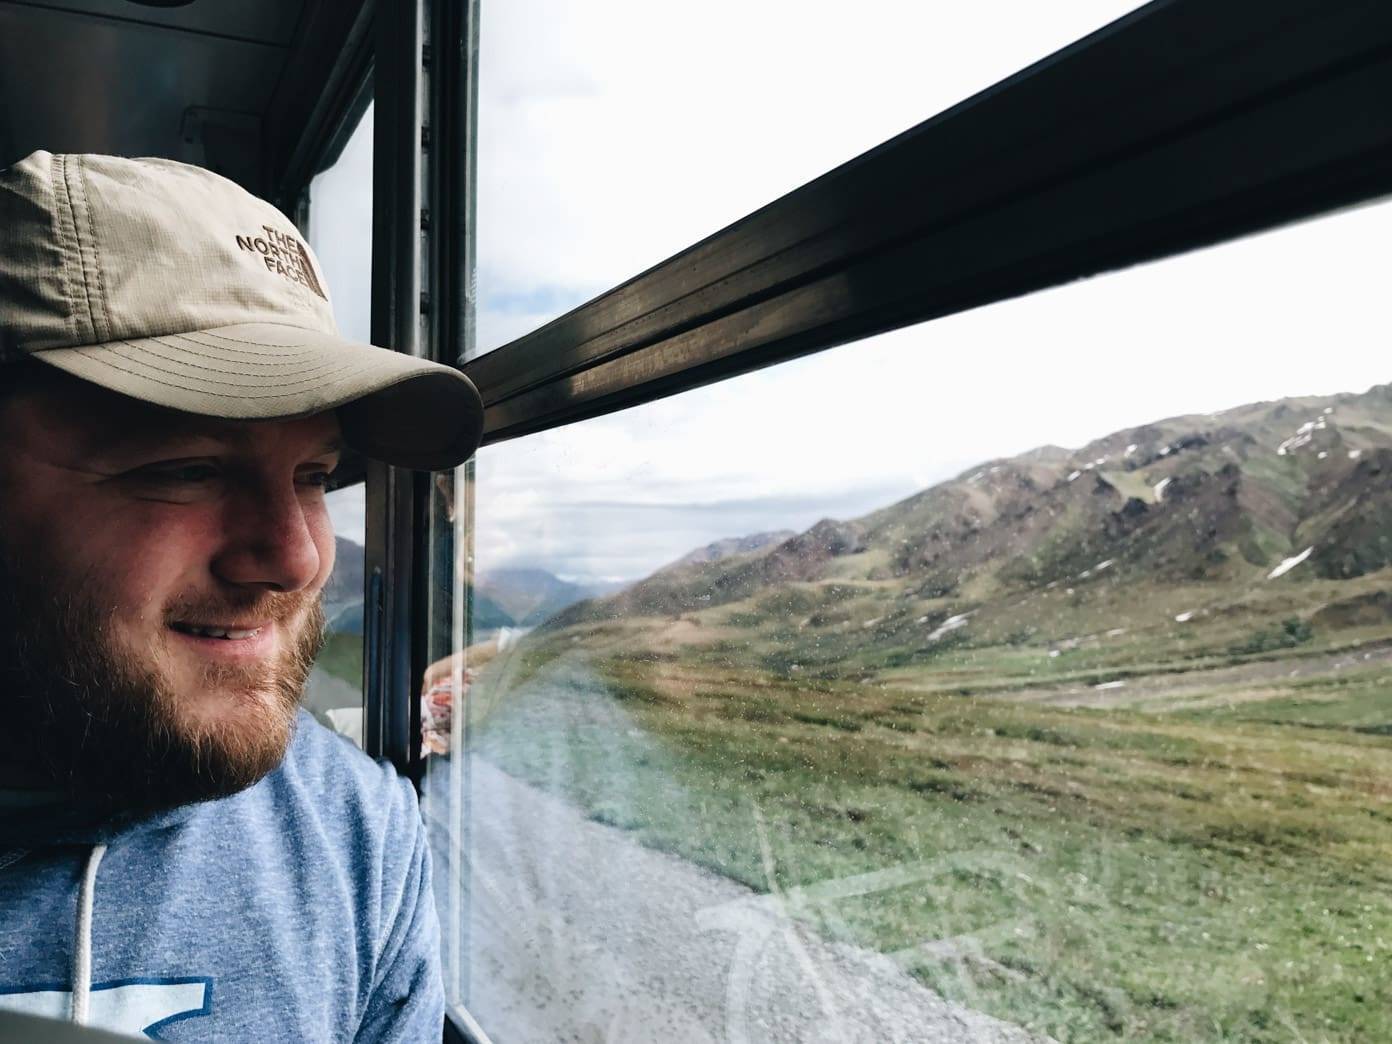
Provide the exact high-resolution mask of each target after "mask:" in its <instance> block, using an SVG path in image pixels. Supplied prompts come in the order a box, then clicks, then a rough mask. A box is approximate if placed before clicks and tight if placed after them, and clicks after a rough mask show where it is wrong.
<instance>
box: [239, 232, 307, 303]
mask: <svg viewBox="0 0 1392 1044" xmlns="http://www.w3.org/2000/svg"><path fill="white" fill-rule="evenodd" d="M261 231H262V232H263V233H264V235H259V236H238V237H237V246H239V247H241V248H242V249H243V250H245V251H247V252H248V253H252V254H256V255H257V256H259V257H260V258H261V260H262V261H263V262H265V265H266V271H268V272H274V273H275V274H276V275H279V276H284V277H285V278H286V279H292V280H294V281H295V282H297V283H299V284H300V285H301V286H303V287H307V288H308V289H310V290H313V291H314V292H315V293H316V294H318V295H319V296H320V297H322V298H323V299H324V300H325V301H327V300H328V299H329V298H328V295H327V294H325V293H324V288H323V287H322V286H320V285H319V277H318V276H317V275H315V273H314V263H313V262H312V261H310V259H309V251H308V250H306V249H305V245H304V244H303V243H301V242H300V241H299V239H297V238H296V237H295V236H292V235H290V234H289V233H288V232H281V231H279V230H277V229H274V228H272V227H271V226H270V225H262V226H261Z"/></svg>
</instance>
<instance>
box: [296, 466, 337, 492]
mask: <svg viewBox="0 0 1392 1044" xmlns="http://www.w3.org/2000/svg"><path fill="white" fill-rule="evenodd" d="M332 480H333V471H331V470H330V471H324V470H320V471H303V472H301V473H300V475H299V480H298V481H299V483H300V485H302V486H310V487H312V488H314V489H328V488H329V483H330V482H331V481H332Z"/></svg>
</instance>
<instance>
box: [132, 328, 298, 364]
mask: <svg viewBox="0 0 1392 1044" xmlns="http://www.w3.org/2000/svg"><path fill="white" fill-rule="evenodd" d="M171 337H177V338H179V339H180V340H179V341H176V342H173V343H171V342H170V341H169V340H168V339H167V338H171ZM149 342H153V343H155V344H162V345H164V346H165V347H167V348H177V349H180V350H182V351H186V352H189V353H190V354H191V355H194V356H196V357H197V358H200V359H210V358H215V356H211V355H204V354H203V353H201V352H199V351H197V350H196V349H195V348H194V347H193V346H195V345H196V346H197V347H198V348H208V349H212V350H214V351H228V352H236V353H237V354H238V355H246V356H250V357H251V358H253V359H256V358H261V359H265V358H266V356H264V355H262V356H258V355H257V354H256V353H255V352H244V351H240V350H239V349H236V348H226V349H220V348H218V346H217V345H212V344H204V343H203V342H202V341H195V340H194V339H193V338H192V337H189V336H188V335H187V334H166V335H164V336H163V337H141V338H139V339H138V340H137V341H129V340H123V341H120V342H115V341H113V342H110V343H112V344H115V343H120V344H133V345H141V344H146V343H149ZM315 354H316V353H314V352H300V353H299V354H298V355H294V356H289V357H288V358H287V359H286V361H284V362H279V363H276V362H267V363H266V365H267V366H293V365H294V364H295V363H296V362H298V361H299V360H301V359H309V358H313V357H314V355H315Z"/></svg>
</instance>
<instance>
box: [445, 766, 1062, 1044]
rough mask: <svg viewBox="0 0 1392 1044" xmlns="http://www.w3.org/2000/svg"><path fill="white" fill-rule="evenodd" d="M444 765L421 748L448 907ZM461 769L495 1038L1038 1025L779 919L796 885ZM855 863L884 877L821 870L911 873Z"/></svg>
mask: <svg viewBox="0 0 1392 1044" xmlns="http://www.w3.org/2000/svg"><path fill="white" fill-rule="evenodd" d="M449 770H450V764H449V762H448V761H433V762H432V772H431V774H430V776H429V780H428V785H427V800H426V808H427V818H428V820H429V821H430V826H431V829H432V832H433V833H434V834H435V837H436V841H437V843H436V847H435V851H436V852H437V857H436V875H437V894H438V896H439V901H440V909H441V913H442V917H444V918H448V917H450V915H451V911H452V910H456V911H457V910H458V909H459V904H458V901H454V902H453V903H452V900H451V897H450V894H449V893H450V890H451V879H452V878H453V879H454V880H455V882H456V884H457V880H458V878H457V877H455V875H456V874H457V873H458V872H459V871H460V870H462V869H463V868H462V867H451V866H450V865H449V863H448V860H447V859H441V858H440V855H439V853H441V851H442V847H446V846H444V844H443V841H442V839H443V838H444V837H446V836H447V832H446V825H445V823H444V822H442V820H441V818H440V817H443V816H445V815H447V813H448V805H447V803H446V801H445V797H446V794H447V791H448V788H449V784H450V779H449ZM469 774H470V780H469V782H470V788H469V789H470V793H471V795H472V809H473V811H474V825H473V837H472V844H471V846H470V847H471V850H472V852H473V858H472V860H471V861H470V865H469V867H468V871H469V875H470V878H471V881H472V884H471V888H470V899H469V903H468V906H469V907H471V909H469V910H468V915H467V924H468V933H469V936H470V937H469V938H468V939H467V941H466V943H465V946H464V952H466V953H468V954H469V958H470V959H469V962H468V963H469V968H468V981H467V985H465V986H464V987H463V992H464V993H465V994H466V996H467V997H468V1007H469V1010H470V1013H471V1014H472V1015H473V1016H474V1017H475V1018H476V1019H477V1020H478V1022H479V1024H480V1025H481V1026H482V1027H483V1028H484V1029H485V1030H486V1031H487V1032H488V1033H489V1034H490V1036H492V1038H493V1040H494V1041H496V1042H497V1044H544V1042H548V1041H575V1042H585V1044H590V1042H598V1041H608V1042H623V1044H626V1042H653V1041H661V1042H673V1044H677V1042H688V1041H691V1042H706V1041H720V1042H723V1044H764V1042H785V1041H807V1042H828V1044H829V1042H838V1044H839V1042H848V1044H849V1042H862V1041H863V1042H872V1041H873V1042H875V1044H884V1042H935V1041H982V1042H987V1041H989V1042H1002V1044H1004V1042H1011V1044H1015V1042H1021V1044H1023V1042H1027V1041H1040V1040H1045V1039H1047V1038H1042V1037H1039V1036H1036V1035H1033V1034H1030V1033H1028V1032H1026V1031H1024V1030H1022V1029H1020V1028H1018V1027H1015V1026H1012V1025H1009V1024H1007V1023H1004V1022H1001V1021H999V1020H996V1019H993V1018H991V1017H989V1016H986V1015H983V1014H980V1013H978V1012H974V1011H971V1010H969V1009H967V1008H963V1007H961V1006H958V1005H955V1004H950V1003H948V1002H946V1001H944V1000H943V999H942V998H941V997H939V996H938V995H937V994H936V993H934V992H932V991H931V990H929V989H927V988H925V987H924V986H922V985H921V984H919V983H918V982H917V981H916V980H915V979H913V978H911V977H910V976H909V975H907V974H905V972H904V971H902V970H901V968H900V967H899V965H898V963H896V961H895V960H894V959H893V958H891V957H888V956H884V955H881V954H877V953H873V952H870V951H867V950H863V949H860V948H857V947H852V946H847V945H842V944H838V943H834V942H829V941H826V940H824V939H822V938H821V937H819V936H818V935H817V934H815V933H814V932H812V931H810V930H809V929H807V928H805V927H803V926H801V925H799V924H798V923H797V922H795V921H794V920H792V919H790V918H789V917H788V916H787V914H786V912H785V910H786V909H787V907H788V905H789V904H791V903H795V902H796V901H797V899H798V897H797V896H781V897H780V896H770V895H762V894H759V893H756V892H753V891H751V890H750V889H748V888H746V887H745V886H743V885H741V884H738V883H735V882H733V881H730V880H729V879H727V878H724V877H721V876H719V875H717V874H713V873H710V872H708V871H706V870H704V869H702V868H700V867H698V866H695V865H693V864H691V863H688V862H687V861H685V860H683V859H680V858H678V857H675V856H672V855H669V854H667V853H664V852H658V851H654V850H651V849H648V848H645V847H643V846H642V845H641V844H638V843H637V842H636V841H634V840H633V839H632V838H631V837H630V836H629V835H628V834H627V833H625V832H624V831H623V830H620V829H617V828H615V827H611V826H608V825H605V824H601V823H596V822H593V821H591V820H589V819H587V818H585V816H584V815H582V814H581V813H580V812H579V810H577V809H576V808H575V807H574V806H572V805H570V804H569V803H568V802H566V801H564V800H561V799H559V798H557V797H554V796H552V795H550V794H547V793H545V792H543V791H541V790H539V789H537V788H536V787H533V786H530V785H529V784H527V783H524V782H522V781H520V780H517V779H515V778H513V777H512V776H509V775H508V774H506V773H505V772H503V771H501V770H500V769H498V768H497V767H496V766H494V765H492V764H490V763H489V762H487V761H485V760H483V759H481V758H479V757H477V756H475V757H474V759H473V762H472V764H471V765H470V767H469ZM461 782H462V781H461ZM864 877H865V878H877V880H874V881H869V880H861V879H850V880H848V881H844V882H832V883H830V885H831V887H832V888H839V889H840V890H841V892H842V893H844V894H857V893H860V894H863V893H864V892H866V891H871V890H874V889H875V888H876V887H886V886H895V885H896V884H898V885H902V884H903V883H904V880H903V877H902V874H901V875H900V877H899V878H897V879H893V880H878V878H879V875H864ZM892 877H893V874H891V878H892ZM815 887H820V886H815ZM460 894H462V892H461V893H460Z"/></svg>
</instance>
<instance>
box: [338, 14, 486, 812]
mask: <svg viewBox="0 0 1392 1044" xmlns="http://www.w3.org/2000/svg"><path fill="white" fill-rule="evenodd" d="M477 25H478V4H477V2H476V0H462V2H461V0H382V2H379V3H378V4H377V11H376V36H375V51H376V53H375V59H374V63H373V69H374V73H373V91H374V96H375V99H376V100H375V105H376V117H375V133H374V140H373V243H372V295H373V296H372V341H373V343H374V344H377V345H381V346H383V347H387V348H392V349H394V350H396V351H400V352H406V353H408V354H411V355H416V356H419V357H422V358H428V359H433V360H436V361H447V362H453V361H454V360H455V359H456V358H458V357H459V356H460V355H462V354H466V353H467V350H468V346H469V345H470V344H471V339H472V330H473V318H474V310H473V292H472V279H471V272H472V265H473V235H472V233H473V223H474V212H473V199H474V187H473V178H474V166H473V158H474V149H473V136H474V120H475V99H474V93H473V89H472V85H473V83H474V78H475V70H476V64H477ZM366 480H367V532H366V548H365V555H366V562H365V570H364V573H365V578H366V584H367V591H366V600H365V602H364V607H365V627H364V632H365V635H364V637H365V645H366V648H365V656H364V694H365V703H366V714H367V722H366V729H365V735H364V739H365V744H364V745H365V749H366V750H367V752H368V753H370V754H373V755H374V756H378V757H386V758H389V759H390V760H391V761H392V762H393V764H395V765H396V767H397V769H398V770H399V771H400V772H401V773H402V774H403V775H405V776H407V777H408V778H410V779H411V780H412V781H413V782H415V783H416V784H417V786H419V784H420V781H421V777H422V774H423V771H424V763H423V760H422V755H421V736H420V692H419V688H418V686H417V684H416V679H418V678H420V677H421V676H422V674H423V673H424V671H425V668H426V667H427V666H428V665H429V646H428V635H426V634H425V633H424V629H423V628H420V627H418V626H415V624H416V623H418V622H419V621H421V620H425V619H427V608H428V604H429V603H428V595H429V591H430V584H431V577H430V572H429V570H430V563H431V554H430V547H429V539H430V531H429V525H428V519H429V508H430V497H431V493H430V489H431V480H430V476H429V475H427V474H425V473H422V472H416V471H410V470H407V469H403V468H393V467H388V466H387V465H385V464H381V463H377V462H368V463H367V465H366Z"/></svg>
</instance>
